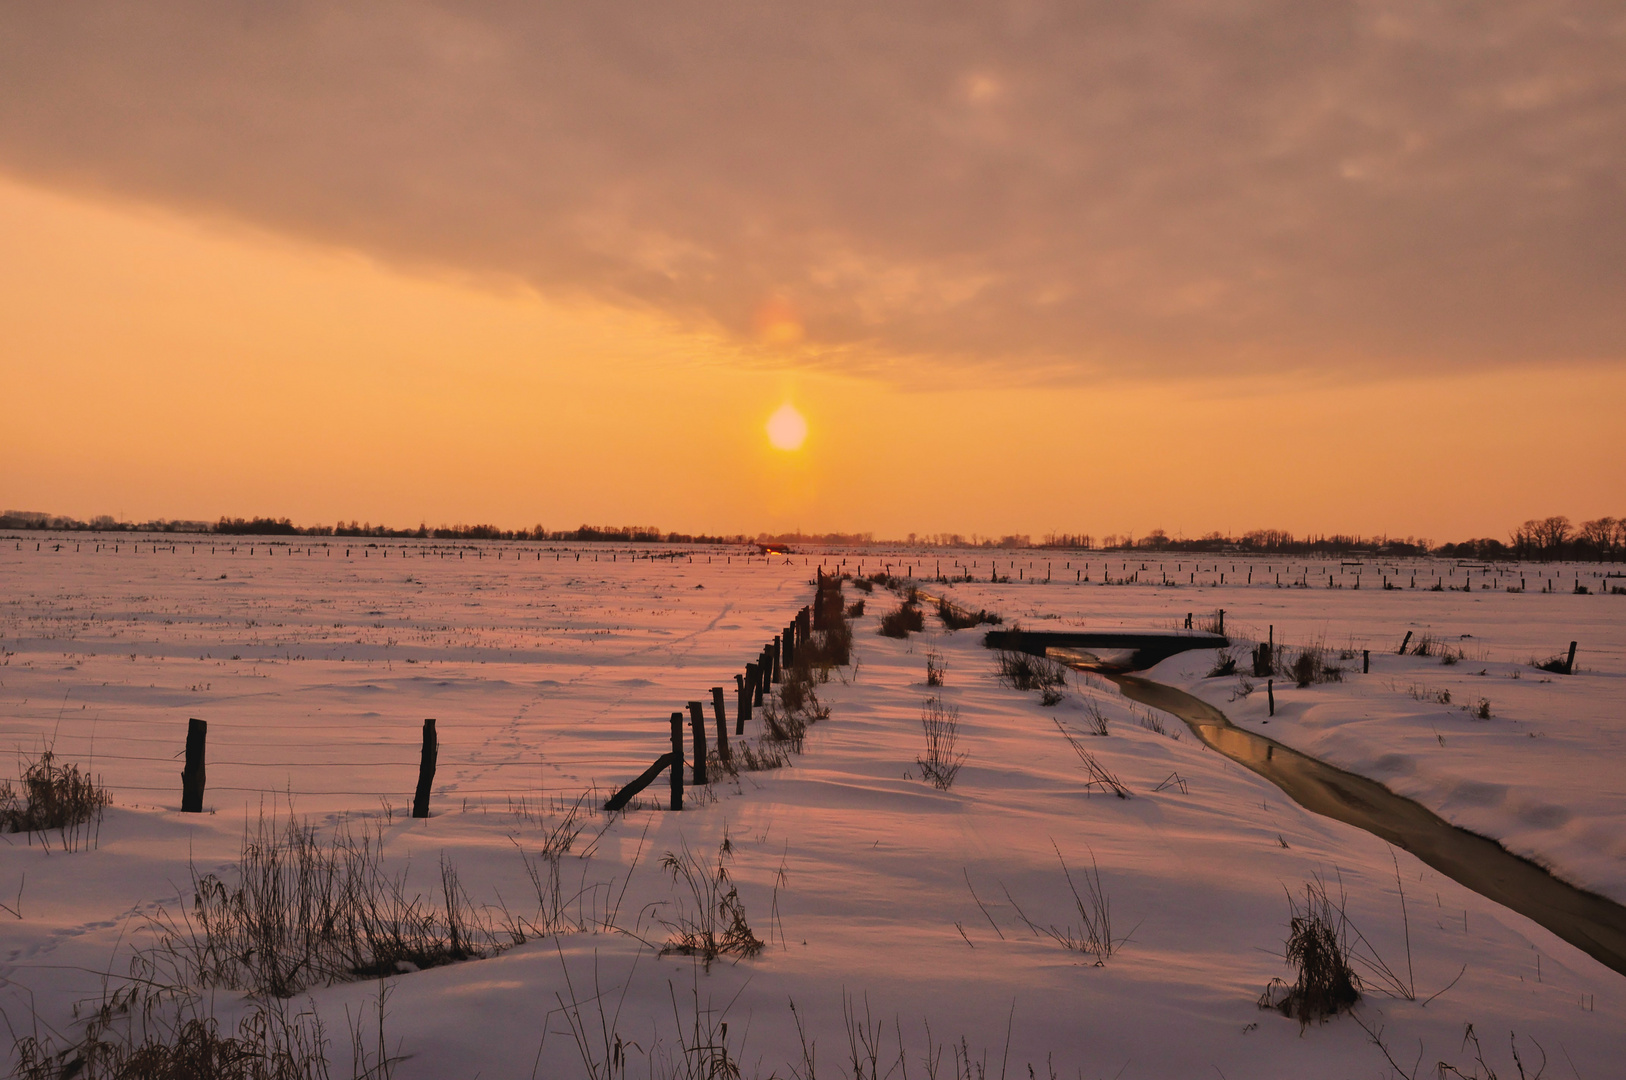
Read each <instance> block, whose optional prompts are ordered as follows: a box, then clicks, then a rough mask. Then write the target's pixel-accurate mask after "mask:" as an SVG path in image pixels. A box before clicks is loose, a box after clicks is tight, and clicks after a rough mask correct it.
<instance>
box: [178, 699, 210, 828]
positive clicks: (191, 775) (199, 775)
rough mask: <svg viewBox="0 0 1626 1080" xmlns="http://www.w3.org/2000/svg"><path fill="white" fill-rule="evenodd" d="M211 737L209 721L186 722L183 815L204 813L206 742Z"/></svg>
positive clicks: (182, 778) (182, 782)
mask: <svg viewBox="0 0 1626 1080" xmlns="http://www.w3.org/2000/svg"><path fill="white" fill-rule="evenodd" d="M208 735H209V722H208V721H207V720H198V719H195V718H194V719H191V720H188V721H187V722H186V765H185V767H184V768H182V769H181V813H183V814H201V813H203V758H204V742H205V740H206V739H207V738H208Z"/></svg>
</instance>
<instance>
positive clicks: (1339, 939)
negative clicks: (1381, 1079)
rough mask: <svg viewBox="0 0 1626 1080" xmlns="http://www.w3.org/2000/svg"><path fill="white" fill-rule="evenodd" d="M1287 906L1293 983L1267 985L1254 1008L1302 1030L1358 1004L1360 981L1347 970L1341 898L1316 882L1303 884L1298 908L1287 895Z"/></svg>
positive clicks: (1345, 924)
mask: <svg viewBox="0 0 1626 1080" xmlns="http://www.w3.org/2000/svg"><path fill="white" fill-rule="evenodd" d="M1287 902H1288V906H1289V908H1290V912H1291V914H1290V916H1289V920H1288V937H1287V963H1289V964H1291V965H1294V966H1296V967H1297V968H1298V979H1297V980H1296V981H1295V982H1294V983H1293V984H1292V985H1291V986H1289V985H1288V984H1287V983H1286V982H1284V981H1283V980H1281V979H1272V980H1271V981H1270V985H1269V986H1266V987H1265V992H1264V993H1263V994H1261V995H1260V997H1259V1007H1260V1008H1261V1009H1275V1010H1276V1011H1277V1012H1280V1013H1281V1014H1282V1015H1283V1016H1291V1017H1292V1018H1293V1019H1295V1020H1297V1021H1298V1022H1299V1026H1300V1027H1301V1028H1303V1027H1308V1026H1309V1024H1310V1022H1311V1021H1315V1022H1316V1023H1325V1022H1326V1021H1327V1019H1328V1018H1330V1017H1333V1016H1336V1015H1337V1014H1338V1013H1340V1012H1343V1011H1345V1010H1347V1009H1350V1008H1352V1007H1353V1006H1354V1005H1355V1003H1356V1002H1357V1001H1359V1000H1360V999H1361V979H1360V976H1359V975H1357V974H1356V973H1355V969H1354V968H1353V967H1351V966H1350V959H1351V950H1350V943H1349V920H1348V919H1347V918H1346V917H1345V915H1344V901H1343V898H1342V897H1341V896H1340V897H1339V898H1338V899H1337V900H1334V899H1332V898H1331V897H1330V896H1329V895H1328V894H1327V890H1326V887H1325V886H1324V885H1323V884H1322V883H1321V881H1320V880H1319V879H1318V880H1315V881H1311V882H1307V883H1306V884H1305V886H1304V906H1303V907H1300V906H1299V904H1298V903H1297V902H1296V901H1295V900H1294V899H1293V897H1292V896H1291V895H1289V896H1288V898H1287Z"/></svg>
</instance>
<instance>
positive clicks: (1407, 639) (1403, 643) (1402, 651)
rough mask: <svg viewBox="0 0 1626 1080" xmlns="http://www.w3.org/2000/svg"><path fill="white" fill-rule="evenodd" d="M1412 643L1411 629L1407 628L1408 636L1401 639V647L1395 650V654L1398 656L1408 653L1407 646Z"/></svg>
mask: <svg viewBox="0 0 1626 1080" xmlns="http://www.w3.org/2000/svg"><path fill="white" fill-rule="evenodd" d="M1410 644H1411V631H1410V630H1407V631H1406V636H1405V637H1404V638H1402V639H1401V641H1400V648H1398V649H1396V650H1395V655H1396V656H1405V655H1406V646H1407V645H1410Z"/></svg>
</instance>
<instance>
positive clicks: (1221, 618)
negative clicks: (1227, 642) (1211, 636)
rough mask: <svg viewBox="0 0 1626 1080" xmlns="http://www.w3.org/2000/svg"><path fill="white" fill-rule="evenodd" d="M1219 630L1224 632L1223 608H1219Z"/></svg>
mask: <svg viewBox="0 0 1626 1080" xmlns="http://www.w3.org/2000/svg"><path fill="white" fill-rule="evenodd" d="M1219 632H1220V633H1221V634H1223V633H1225V609H1224V608H1220V609H1219Z"/></svg>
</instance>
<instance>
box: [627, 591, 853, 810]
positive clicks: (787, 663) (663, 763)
mask: <svg viewBox="0 0 1626 1080" xmlns="http://www.w3.org/2000/svg"><path fill="white" fill-rule="evenodd" d="M823 580H824V579H823V574H822V572H821V573H820V589H819V595H820V598H821V599H822V597H823V596H824V593H825V588H824V584H823ZM837 595H838V596H839V593H838V594H837ZM817 611H818V604H817V603H815V605H814V606H813V608H811V609H810V608H805V607H804V608H802V610H801V611H799V612H797V613H796V617H795V618H794V619H792V620H791V621H790V623H789V625H787V626H786V627H785V629H784V630H783V631H781V632H780V633H779V634H777V635H775V637H774V639H773V640H772V641H771V642H768V643H766V644H764V645H763V646H762V651H761V652H759V653H758V654H757V658H756V659H755V660H754V661H751V662H749V663H747V664H746V665H745V671H744V672H743V673H739V674H736V675H735V676H734V694H735V708H734V735H735V737H736V738H737V737H740V736H743V735H744V734H745V724H746V721H748V720H750V719H751V713H752V710H753V709H755V708H758V707H760V706H761V705H762V703H763V698H764V696H765V695H767V694H769V693H771V692H772V690H773V684H774V683H780V682H784V679H785V672H786V671H787V670H789V669H790V668H791V667H793V666H794V665H795V663H796V652H797V650H798V649H799V648H802V647H803V646H805V645H806V644H807V641H808V639H809V637H810V635H811V634H812V631H813V630H814V629H815V627H816V623H815V620H814V616H815V614H816V613H817ZM818 621H822V620H818ZM817 628H820V629H822V627H817ZM711 707H712V712H713V715H714V716H715V717H716V721H717V757H718V759H719V760H721V761H730V760H732V757H731V754H732V751H731V750H730V748H729V744H728V734H729V733H728V718H727V715H726V714H725V712H724V708H723V688H722V687H721V686H714V687H712V688H711ZM685 723H687V725H688V727H689V728H690V731H691V733H692V736H693V741H694V746H693V751H692V758H691V760H690V773H691V776H692V782H693V783H695V784H707V783H710V777H709V776H708V775H707V771H706V761H707V759H708V757H709V756H710V748H709V747H708V745H707V739H706V715H705V706H704V704H703V703H702V702H699V701H691V702H689V703H688V716H687V718H685V716H684V714H683V713H682V712H681V711H674V712H673V713H672V716H671V733H672V749H671V750H669V751H668V752H667V753H664V754H662V755H661V756H660V757H658V758H656V759H655V760H654V762H652V763H651V764H650V766H649V768H647V769H645V770H644V771H643V772H642V773H640V774H639V775H638V776H637V777H635V778H634V779H633V780H632V781H630V782H629V783H628V784H627V785H626V786H624V787H622V788H621V789H620V790H619V791H617V792H616V793H615V794H614V795H611V796H610V797H609V799H607V800H606V801H605V803H604V809H606V810H610V811H615V810H623V809H625V808H626V806H627V804H628V803H630V802H631V801H632V799H633V797H634V796H636V795H637V794H638V793H639V792H640V791H642V790H644V788H646V787H648V786H649V785H650V784H651V783H653V782H654V781H655V778H656V777H657V776H659V775H660V774H661V772H662V771H663V770H666V771H668V773H669V776H668V778H669V780H670V781H671V785H672V798H671V807H672V809H673V810H682V809H683V768H684V764H685V756H686V755H685V754H684V741H685V740H684V730H683V729H684V725H685Z"/></svg>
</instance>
